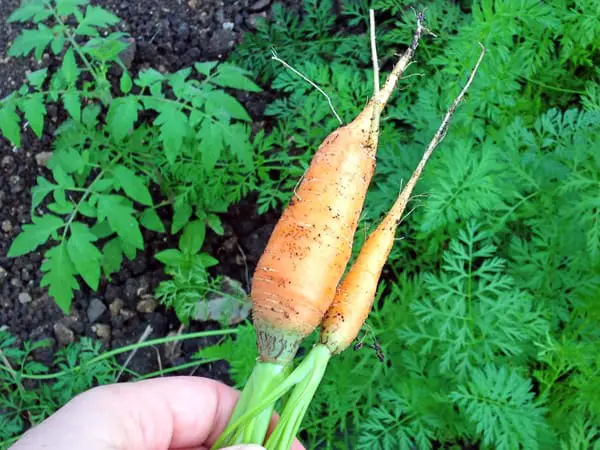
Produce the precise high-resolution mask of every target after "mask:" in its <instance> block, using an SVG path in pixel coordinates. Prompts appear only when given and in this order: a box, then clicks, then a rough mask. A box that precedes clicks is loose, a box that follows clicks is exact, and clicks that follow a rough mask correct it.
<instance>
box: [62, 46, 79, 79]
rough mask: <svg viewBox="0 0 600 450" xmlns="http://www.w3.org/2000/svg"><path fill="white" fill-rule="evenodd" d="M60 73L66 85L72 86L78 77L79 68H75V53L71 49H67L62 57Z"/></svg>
mask: <svg viewBox="0 0 600 450" xmlns="http://www.w3.org/2000/svg"><path fill="white" fill-rule="evenodd" d="M60 73H61V74H62V76H63V78H64V79H65V82H66V83H67V85H69V86H70V85H72V84H73V83H75V82H76V81H77V78H78V77H79V67H77V61H75V51H74V50H73V48H69V49H68V50H67V52H66V53H65V56H64V57H63V63H62V66H61V67H60Z"/></svg>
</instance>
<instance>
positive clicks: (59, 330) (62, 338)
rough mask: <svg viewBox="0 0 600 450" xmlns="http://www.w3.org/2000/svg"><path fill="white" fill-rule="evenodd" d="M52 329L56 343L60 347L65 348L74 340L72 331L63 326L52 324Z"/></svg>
mask: <svg viewBox="0 0 600 450" xmlns="http://www.w3.org/2000/svg"><path fill="white" fill-rule="evenodd" d="M53 328H54V336H56V342H57V343H58V345H59V346H60V347H66V346H67V345H69V344H71V343H73V341H74V340H75V333H73V330H70V329H69V328H67V327H66V326H65V325H64V324H62V323H60V322H57V323H55V324H54V327H53Z"/></svg>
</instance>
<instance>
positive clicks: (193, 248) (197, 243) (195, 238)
mask: <svg viewBox="0 0 600 450" xmlns="http://www.w3.org/2000/svg"><path fill="white" fill-rule="evenodd" d="M205 237H206V223H205V222H204V221H203V220H194V221H192V222H190V223H188V224H187V225H186V226H185V227H184V228H183V233H182V234H181V237H180V238H179V249H180V250H181V251H182V252H183V253H185V254H187V255H194V254H196V253H198V252H199V251H200V249H201V248H202V244H204V238H205Z"/></svg>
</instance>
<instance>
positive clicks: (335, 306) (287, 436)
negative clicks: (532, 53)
mask: <svg viewBox="0 0 600 450" xmlns="http://www.w3.org/2000/svg"><path fill="white" fill-rule="evenodd" d="M484 54H485V49H484V48H483V46H482V52H481V54H480V56H479V59H478V60H477V63H476V64H475V67H474V68H473V70H472V72H471V75H470V76H469V79H468V80H467V83H466V84H465V86H464V87H463V89H462V90H461V91H460V93H459V95H458V96H457V97H456V99H455V100H454V102H453V103H452V105H451V106H450V108H449V109H448V111H447V113H446V115H445V116H444V119H443V120H442V123H441V125H440V127H439V128H438V130H437V132H436V133H435V135H434V137H433V139H432V140H431V142H430V143H429V145H428V147H427V149H426V151H425V153H424V154H423V157H422V158H421V161H420V162H419V164H418V165H417V167H416V169H415V170H414V172H413V174H412V176H411V177H410V179H409V181H408V182H407V183H406V186H405V187H404V189H402V191H401V192H400V194H399V195H398V198H397V199H396V201H395V203H394V205H393V206H392V208H391V209H390V211H389V212H388V213H387V215H386V216H385V217H384V219H383V220H382V221H381V223H380V224H379V226H377V228H376V229H375V230H374V231H373V232H372V233H371V234H370V235H369V236H368V238H367V240H366V241H365V243H364V244H363V247H362V248H361V250H360V252H359V254H358V256H357V258H356V261H355V262H354V264H353V265H352V267H351V268H350V270H349V271H348V273H347V275H346V276H345V278H344V280H343V281H342V283H341V284H340V286H339V287H338V289H337V293H336V295H335V298H334V300H333V302H332V304H331V306H330V307H329V309H328V310H327V312H326V313H325V316H324V318H323V322H322V324H321V337H320V341H321V343H320V344H318V345H316V346H315V347H314V348H313V349H312V350H311V352H310V353H309V355H308V356H307V359H309V358H312V360H314V364H315V365H314V367H313V370H312V371H311V372H310V375H308V376H307V377H305V378H304V379H303V380H302V381H301V382H300V383H298V384H297V385H296V387H295V388H294V390H293V391H292V394H291V396H290V400H289V401H288V403H287V405H286V407H285V408H284V410H283V413H282V415H281V419H280V421H279V424H278V425H277V427H276V429H275V431H274V432H273V434H272V435H271V436H270V438H269V440H268V441H267V444H266V448H267V450H286V449H289V448H290V446H291V443H292V441H293V438H294V436H295V435H296V434H297V432H298V430H299V427H300V424H301V422H302V418H303V417H304V414H305V412H306V410H307V409H308V405H309V404H310V401H311V399H312V397H313V396H314V394H315V392H316V390H317V388H318V386H319V384H320V382H321V379H322V377H323V375H324V374H325V369H326V366H327V364H328V362H329V359H330V358H331V356H333V355H335V354H338V353H340V352H342V351H343V350H345V349H346V348H347V347H348V346H349V345H350V343H351V342H352V341H353V340H354V339H355V338H356V336H357V335H358V333H359V331H360V329H361V328H362V325H363V323H364V321H365V319H366V318H367V316H368V314H369V312H370V310H371V307H372V305H373V299H374V298H375V293H376V290H377V284H378V283H379V277H380V275H381V271H382V269H383V266H384V265H385V263H386V261H387V258H388V256H389V253H390V251H391V249H392V247H393V245H394V241H395V234H396V229H397V227H398V224H399V223H400V220H401V219H402V215H403V213H404V210H405V209H406V205H407V204H408V201H409V199H410V196H411V195H412V192H413V189H414V187H415V185H416V183H417V181H418V179H419V177H420V176H421V173H422V172H423V169H424V168H425V165H426V164H427V161H428V160H429V158H430V157H431V155H432V153H433V151H434V150H435V149H436V148H437V147H438V145H439V144H440V142H441V141H442V140H443V139H444V137H445V135H446V133H447V131H448V127H449V125H450V120H451V118H452V116H453V115H454V112H455V111H456V108H457V107H458V105H459V103H460V102H461V101H462V99H463V98H464V96H465V94H466V92H467V90H468V88H469V86H470V85H471V83H472V81H473V79H474V77H475V74H476V73H477V69H478V68H479V65H480V63H481V61H482V59H483V56H484Z"/></svg>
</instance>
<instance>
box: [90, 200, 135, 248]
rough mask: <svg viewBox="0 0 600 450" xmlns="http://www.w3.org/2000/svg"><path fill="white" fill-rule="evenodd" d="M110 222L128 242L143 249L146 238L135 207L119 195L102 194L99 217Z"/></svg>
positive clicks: (99, 201)
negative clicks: (136, 217)
mask: <svg viewBox="0 0 600 450" xmlns="http://www.w3.org/2000/svg"><path fill="white" fill-rule="evenodd" d="M105 218H107V219H108V223H109V224H110V226H111V227H112V229H113V230H114V231H115V232H116V233H117V235H118V236H119V237H120V238H121V239H122V240H123V241H124V242H126V243H129V244H131V245H133V246H134V247H135V248H138V249H140V250H142V249H143V248H144V238H143V236H142V232H141V231H140V226H139V224H138V222H137V220H136V219H135V216H134V209H133V207H132V206H131V205H130V204H128V203H126V202H125V199H124V198H123V197H120V196H118V195H100V196H99V198H98V219H99V221H101V222H102V221H103V220H104V219H105Z"/></svg>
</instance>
